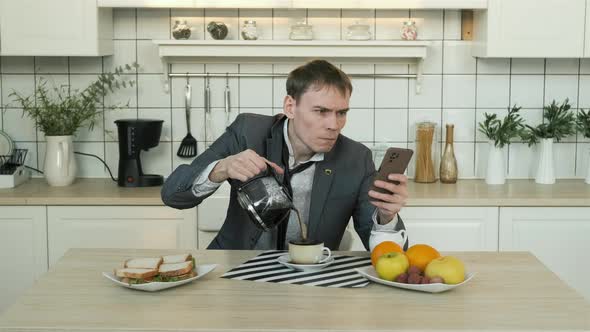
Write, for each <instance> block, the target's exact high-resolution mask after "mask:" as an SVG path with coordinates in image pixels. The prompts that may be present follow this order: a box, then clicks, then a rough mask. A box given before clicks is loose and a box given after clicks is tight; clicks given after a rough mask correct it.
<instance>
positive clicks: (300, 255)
mask: <svg viewBox="0 0 590 332" xmlns="http://www.w3.org/2000/svg"><path fill="white" fill-rule="evenodd" d="M324 251H325V252H327V253H328V255H327V256H325V257H324ZM289 256H290V257H291V263H294V264H321V263H325V262H327V261H328V259H330V257H332V252H331V251H330V248H328V247H324V243H323V242H313V243H309V244H307V243H301V242H289Z"/></svg>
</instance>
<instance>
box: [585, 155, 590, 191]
mask: <svg viewBox="0 0 590 332" xmlns="http://www.w3.org/2000/svg"><path fill="white" fill-rule="evenodd" d="M587 160H588V169H587V170H586V181H585V182H586V183H587V184H590V149H588V159H587Z"/></svg>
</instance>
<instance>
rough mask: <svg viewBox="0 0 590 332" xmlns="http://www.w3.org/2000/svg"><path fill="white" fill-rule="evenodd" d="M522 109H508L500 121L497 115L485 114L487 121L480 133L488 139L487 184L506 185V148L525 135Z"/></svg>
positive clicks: (481, 126) (481, 125)
mask: <svg viewBox="0 0 590 332" xmlns="http://www.w3.org/2000/svg"><path fill="white" fill-rule="evenodd" d="M520 109H521V107H516V105H514V107H512V108H511V109H510V108H509V109H508V115H506V116H505V117H504V119H502V120H500V119H498V116H497V115H496V114H488V113H485V114H484V116H485V120H484V121H483V122H480V123H479V129H478V130H479V131H480V132H481V133H483V134H484V135H486V137H487V138H488V140H489V141H488V147H489V148H488V164H487V169H486V183H487V184H504V183H505V182H506V167H505V162H504V146H506V145H507V144H510V141H511V140H512V139H513V138H516V137H522V136H523V135H524V130H525V127H524V120H523V119H522V118H521V117H520V114H518V112H519V111H520Z"/></svg>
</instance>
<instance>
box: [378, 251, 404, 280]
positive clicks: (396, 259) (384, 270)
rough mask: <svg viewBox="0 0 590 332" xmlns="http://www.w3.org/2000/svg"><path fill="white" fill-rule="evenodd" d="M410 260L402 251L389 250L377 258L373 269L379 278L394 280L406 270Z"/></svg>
mask: <svg viewBox="0 0 590 332" xmlns="http://www.w3.org/2000/svg"><path fill="white" fill-rule="evenodd" d="M409 266H410V262H409V261H408V257H406V255H405V254H404V253H400V252H390V253H387V254H385V255H382V256H381V257H379V259H377V264H375V271H376V272H377V275H378V276H379V278H381V279H384V280H389V281H394V280H395V278H397V276H399V275H400V274H402V273H404V272H406V271H407V270H408V267H409Z"/></svg>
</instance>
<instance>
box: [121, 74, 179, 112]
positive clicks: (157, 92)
mask: <svg viewBox="0 0 590 332" xmlns="http://www.w3.org/2000/svg"><path fill="white" fill-rule="evenodd" d="M127 90H129V91H131V90H133V88H131V89H127ZM137 103H138V106H139V107H167V106H168V107H169V106H170V94H169V93H166V92H165V91H164V88H163V86H162V76H161V75H139V76H138V77H137Z"/></svg>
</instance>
